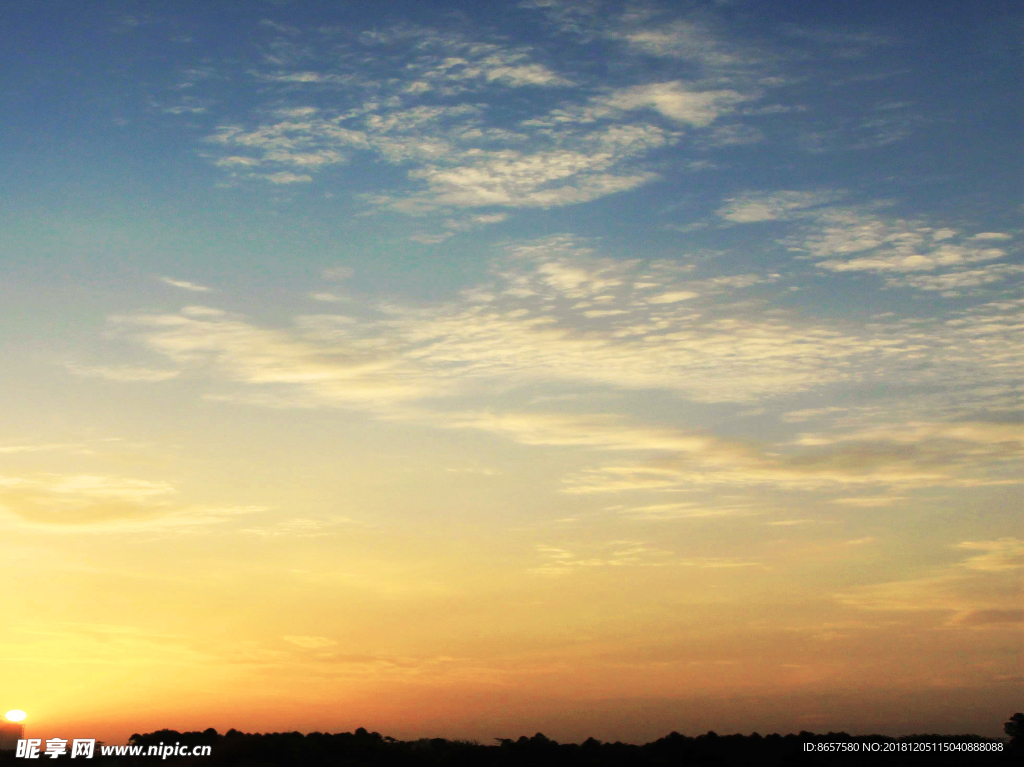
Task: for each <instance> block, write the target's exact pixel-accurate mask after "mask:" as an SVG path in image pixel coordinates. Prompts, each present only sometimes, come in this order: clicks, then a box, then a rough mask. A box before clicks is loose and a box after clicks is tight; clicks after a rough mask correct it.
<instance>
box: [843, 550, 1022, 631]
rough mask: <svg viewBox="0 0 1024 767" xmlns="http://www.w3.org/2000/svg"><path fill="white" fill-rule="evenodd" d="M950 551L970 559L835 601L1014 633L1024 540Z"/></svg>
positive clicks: (1019, 617)
mask: <svg viewBox="0 0 1024 767" xmlns="http://www.w3.org/2000/svg"><path fill="white" fill-rule="evenodd" d="M953 548H955V549H957V550H959V551H963V552H971V553H973V556H970V557H968V558H967V559H965V560H963V561H961V562H958V563H956V564H952V565H948V566H946V567H943V568H936V569H935V570H934V572H933V573H932V574H930V575H928V576H926V577H923V578H916V579H909V580H898V581H891V582H888V583H880V584H874V585H870V586H863V587H859V588H856V589H850V590H847V591H844V592H842V593H840V594H838V595H837V598H838V599H839V600H840V601H841V602H843V603H845V604H849V605H853V606H855V607H858V608H860V609H863V610H883V611H899V612H920V611H932V612H936V613H939V614H940V615H944V616H945V621H946V625H947V626H949V627H960V628H974V629H977V628H985V627H995V628H1000V627H1009V628H1014V627H1015V626H1017V625H1019V624H1021V623H1024V612H1022V611H1021V609H1020V591H1021V588H1020V574H1021V570H1022V569H1024V541H1021V540H1019V539H1016V538H1000V539H998V540H992V541H964V542H962V543H959V544H956V545H955V546H954V547H953Z"/></svg>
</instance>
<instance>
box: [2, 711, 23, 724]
mask: <svg viewBox="0 0 1024 767" xmlns="http://www.w3.org/2000/svg"><path fill="white" fill-rule="evenodd" d="M26 716H28V715H27V714H26V713H25V712H24V711H22V710H21V709H18V708H15V709H11V710H10V711H8V712H7V713H6V714H4V717H5V718H6V719H7V721H9V722H20V721H22V720H23V719H24V718H25V717H26Z"/></svg>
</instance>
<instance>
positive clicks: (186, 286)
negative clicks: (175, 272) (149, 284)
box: [160, 277, 213, 293]
mask: <svg viewBox="0 0 1024 767" xmlns="http://www.w3.org/2000/svg"><path fill="white" fill-rule="evenodd" d="M160 281H161V282H165V283H167V284H168V285H172V286H173V287H176V288H181V289H182V290H192V291H195V292H197V293H205V292H207V291H210V290H213V288H208V287H206V286H205V285H197V284H196V283H194V282H188V281H186V280H175V279H172V278H170V277H161V278H160Z"/></svg>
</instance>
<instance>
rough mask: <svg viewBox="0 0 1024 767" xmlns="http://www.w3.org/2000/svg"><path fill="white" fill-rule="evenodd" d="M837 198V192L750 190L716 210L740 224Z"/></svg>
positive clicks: (785, 214) (789, 215)
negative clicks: (762, 191)
mask: <svg viewBox="0 0 1024 767" xmlns="http://www.w3.org/2000/svg"><path fill="white" fill-rule="evenodd" d="M836 197H837V193H836V192H827V191H825V192H822V191H819V192H797V191H789V190H784V191H777V192H770V193H764V194H761V193H755V192H748V193H746V194H743V195H740V196H739V197H732V198H729V199H727V200H726V201H725V202H726V204H725V205H723V206H722V207H721V208H719V209H718V210H717V211H716V213H717V214H718V216H719V217H721V218H724V219H725V220H726V221H732V222H733V223H737V224H749V223H757V222H761V221H775V220H779V219H788V218H792V217H794V214H797V215H798V214H800V213H802V212H803V211H806V210H807V209H809V208H815V207H818V206H821V205H825V204H826V203H830V202H832V201H833V200H835V199H836Z"/></svg>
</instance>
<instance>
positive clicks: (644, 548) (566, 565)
mask: <svg viewBox="0 0 1024 767" xmlns="http://www.w3.org/2000/svg"><path fill="white" fill-rule="evenodd" d="M536 550H537V553H538V555H539V556H540V557H541V558H542V560H543V564H541V565H539V566H537V567H533V568H531V569H530V570H529V571H528V572H531V573H536V574H538V575H566V574H568V573H571V572H573V571H578V570H580V569H589V568H595V567H664V566H666V565H668V564H671V562H670V560H669V557H671V556H672V552H670V551H666V550H664V549H657V548H653V547H652V546H651V545H650V544H649V543H646V542H644V541H609V542H607V543H601V544H596V545H591V546H589V547H587V550H586V551H584V552H583V553H576V551H573V550H571V549H565V548H560V547H557V546H549V545H546V544H540V545H538V546H536ZM577 551H578V548H577Z"/></svg>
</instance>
